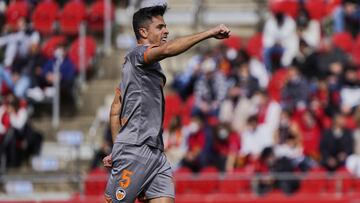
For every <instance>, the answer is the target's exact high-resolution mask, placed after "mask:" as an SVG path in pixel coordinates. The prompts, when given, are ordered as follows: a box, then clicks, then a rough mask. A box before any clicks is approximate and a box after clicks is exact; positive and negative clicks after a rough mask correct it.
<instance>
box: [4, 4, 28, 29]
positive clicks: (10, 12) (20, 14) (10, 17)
mask: <svg viewBox="0 0 360 203" xmlns="http://www.w3.org/2000/svg"><path fill="white" fill-rule="evenodd" d="M28 15H29V5H28V3H27V2H26V1H12V2H11V3H10V5H9V7H8V8H7V10H6V12H5V16H6V24H8V25H9V26H10V27H11V28H12V29H15V28H17V22H18V20H19V19H20V18H26V17H27V16H28Z"/></svg>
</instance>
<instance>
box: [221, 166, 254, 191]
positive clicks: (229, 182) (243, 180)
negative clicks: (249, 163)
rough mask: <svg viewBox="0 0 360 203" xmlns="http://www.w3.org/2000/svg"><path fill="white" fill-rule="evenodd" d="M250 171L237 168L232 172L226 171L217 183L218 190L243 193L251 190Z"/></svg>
mask: <svg viewBox="0 0 360 203" xmlns="http://www.w3.org/2000/svg"><path fill="white" fill-rule="evenodd" d="M249 177H251V173H250V172H246V171H245V170H242V169H238V170H235V171H234V172H232V173H227V174H226V175H225V176H224V178H223V179H221V181H220V183H219V190H220V192H222V193H231V194H238V193H241V194H244V193H250V192H251V180H250V179H249Z"/></svg>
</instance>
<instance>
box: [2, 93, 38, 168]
mask: <svg viewBox="0 0 360 203" xmlns="http://www.w3.org/2000/svg"><path fill="white" fill-rule="evenodd" d="M6 100H7V102H8V106H7V112H8V114H9V119H10V125H11V129H10V132H9V133H11V137H12V139H11V143H10V146H9V152H8V159H7V160H8V162H9V166H12V167H19V166H20V165H21V163H22V162H23V161H26V160H28V159H29V158H30V156H32V155H37V154H38V153H39V152H40V150H41V145H42V140H43V136H42V135H41V134H40V133H39V132H37V131H35V130H34V129H33V128H32V127H31V126H30V124H29V123H28V119H29V115H28V111H27V107H26V103H25V102H24V101H23V100H19V99H18V98H16V97H15V96H14V95H12V94H10V95H8V96H7V97H6Z"/></svg>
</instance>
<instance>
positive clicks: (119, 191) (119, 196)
mask: <svg viewBox="0 0 360 203" xmlns="http://www.w3.org/2000/svg"><path fill="white" fill-rule="evenodd" d="M115 197H116V199H117V200H119V201H120V200H123V199H124V198H125V197H126V192H125V190H123V189H122V188H118V189H117V190H116V194H115Z"/></svg>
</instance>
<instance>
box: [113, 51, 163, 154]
mask: <svg viewBox="0 0 360 203" xmlns="http://www.w3.org/2000/svg"><path fill="white" fill-rule="evenodd" d="M148 47H149V45H139V46H137V47H135V48H134V49H133V50H131V51H130V52H129V53H128V54H127V55H126V57H125V62H124V65H123V68H122V73H123V74H122V76H123V78H122V81H121V83H120V89H121V94H122V95H121V96H122V108H121V113H120V117H121V120H122V121H124V122H123V127H122V128H121V130H120V132H119V134H118V135H117V137H116V140H115V142H119V143H127V144H134V145H143V144H147V145H150V146H152V147H156V148H159V149H160V150H163V149H164V144H163V138H162V131H163V128H162V126H163V120H164V110H165V109H164V108H165V106H164V105H165V100H164V93H163V87H164V85H165V82H166V77H165V75H164V73H163V71H162V69H161V66H160V63H159V62H156V63H154V64H150V65H149V64H145V61H144V57H145V56H144V53H145V51H146V49H147V48H148Z"/></svg>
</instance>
